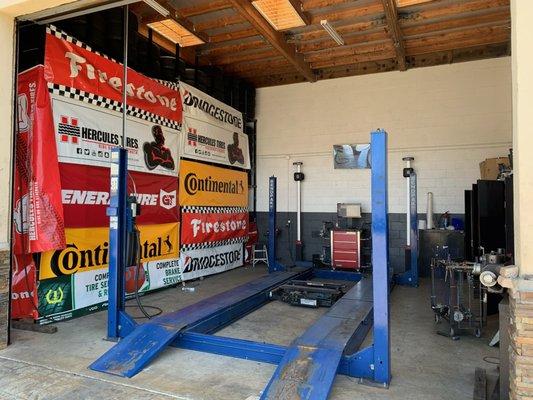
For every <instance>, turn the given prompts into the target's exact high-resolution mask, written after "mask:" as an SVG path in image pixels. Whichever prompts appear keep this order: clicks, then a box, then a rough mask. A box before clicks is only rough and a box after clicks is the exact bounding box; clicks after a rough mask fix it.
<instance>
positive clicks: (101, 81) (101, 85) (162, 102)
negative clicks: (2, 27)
mask: <svg viewBox="0 0 533 400" xmlns="http://www.w3.org/2000/svg"><path fill="white" fill-rule="evenodd" d="M45 78H46V80H47V81H48V82H51V83H54V84H58V85H64V86H67V87H69V88H75V89H78V90H82V91H84V92H88V93H93V94H95V95H98V96H102V97H104V98H106V99H111V100H114V101H117V102H120V103H122V93H123V82H122V80H123V66H122V64H120V63H117V62H115V61H112V60H110V59H108V58H106V57H104V56H102V55H100V54H98V53H96V52H93V51H91V49H90V48H89V47H88V46H86V45H85V44H83V43H82V42H80V41H78V40H76V39H74V38H72V37H69V36H68V35H67V34H66V33H64V32H62V31H60V30H58V29H56V28H55V27H54V26H50V27H48V28H47V35H46V44H45ZM127 82H128V84H127V86H126V95H127V104H128V106H133V107H136V108H138V109H140V110H146V111H149V112H150V113H153V114H156V115H159V116H161V117H164V118H167V119H169V120H172V121H176V122H177V123H179V124H180V123H181V120H182V104H181V98H180V94H179V92H178V91H177V90H173V89H171V88H169V87H167V86H165V85H162V84H160V83H158V82H156V81H155V80H153V79H150V78H148V77H146V76H144V75H141V74H139V73H138V72H136V71H134V70H132V69H131V68H128V74H127Z"/></svg>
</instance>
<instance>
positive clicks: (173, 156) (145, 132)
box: [51, 94, 179, 176]
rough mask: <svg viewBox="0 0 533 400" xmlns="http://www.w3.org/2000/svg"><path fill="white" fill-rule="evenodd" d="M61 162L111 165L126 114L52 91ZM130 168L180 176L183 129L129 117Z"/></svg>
mask: <svg viewBox="0 0 533 400" xmlns="http://www.w3.org/2000/svg"><path fill="white" fill-rule="evenodd" d="M51 97H52V110H53V116H54V126H55V129H56V144H57V152H58V156H59V161H60V162H63V163H73V164H81V165H93V166H99V167H109V162H110V157H111V149H112V148H113V147H116V146H120V144H121V143H122V114H121V113H119V112H116V111H111V110H108V109H105V108H101V107H97V106H95V105H91V104H87V103H84V102H81V101H77V100H72V99H68V98H65V97H63V96H60V95H57V94H52V96H51ZM126 132H127V137H126V140H125V146H126V148H127V150H128V169H129V170H133V171H139V172H147V173H153V174H159V175H170V176H177V175H178V164H177V160H178V147H179V131H177V130H174V129H170V128H167V127H165V126H162V125H159V124H155V123H153V122H150V121H147V120H143V119H140V118H134V117H128V118H127V124H126Z"/></svg>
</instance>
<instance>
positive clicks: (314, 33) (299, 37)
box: [288, 18, 386, 42]
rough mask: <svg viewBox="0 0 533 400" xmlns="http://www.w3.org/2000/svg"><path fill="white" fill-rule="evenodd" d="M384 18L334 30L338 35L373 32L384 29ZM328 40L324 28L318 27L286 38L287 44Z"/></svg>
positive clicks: (351, 24)
mask: <svg viewBox="0 0 533 400" xmlns="http://www.w3.org/2000/svg"><path fill="white" fill-rule="evenodd" d="M385 23H386V21H385V18H379V19H373V20H371V21H363V22H356V23H349V24H345V25H338V24H337V25H335V30H336V31H337V32H338V33H339V34H340V35H344V34H350V33H358V32H361V33H362V32H370V31H373V30H380V29H382V28H383V27H385ZM324 38H330V36H329V35H328V33H327V32H326V31H325V30H324V28H322V27H319V28H317V29H314V30H311V31H305V32H301V33H296V34H294V35H291V36H289V37H288V41H289V42H299V41H308V40H316V39H324Z"/></svg>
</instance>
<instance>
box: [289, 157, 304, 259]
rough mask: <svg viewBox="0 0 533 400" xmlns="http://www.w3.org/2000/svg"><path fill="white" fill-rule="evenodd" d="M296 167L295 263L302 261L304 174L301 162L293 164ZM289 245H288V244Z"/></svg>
mask: <svg viewBox="0 0 533 400" xmlns="http://www.w3.org/2000/svg"><path fill="white" fill-rule="evenodd" d="M292 165H296V172H295V173H294V180H295V182H296V244H295V250H296V256H295V258H296V261H302V260H303V243H302V181H303V180H304V174H303V173H302V165H303V162H301V161H297V162H293V163H292ZM289 245H290V244H289Z"/></svg>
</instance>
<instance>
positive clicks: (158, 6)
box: [143, 0, 170, 17]
mask: <svg viewBox="0 0 533 400" xmlns="http://www.w3.org/2000/svg"><path fill="white" fill-rule="evenodd" d="M143 2H144V3H145V4H146V5H148V6H150V7H152V8H153V9H154V10H155V11H157V12H158V13H159V14H161V15H162V16H163V17H168V16H169V15H170V11H168V10H167V9H166V8H165V7H163V6H162V5H161V4H159V3H158V2H157V1H155V0H143Z"/></svg>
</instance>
